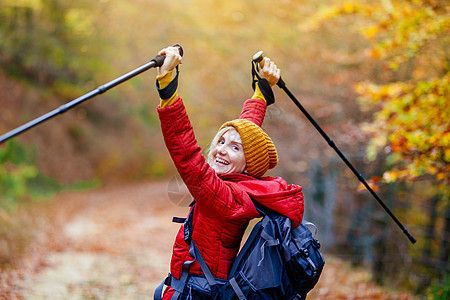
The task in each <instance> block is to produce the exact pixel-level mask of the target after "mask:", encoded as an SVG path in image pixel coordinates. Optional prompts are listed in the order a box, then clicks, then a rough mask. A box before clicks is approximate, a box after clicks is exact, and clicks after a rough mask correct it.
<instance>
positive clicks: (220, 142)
mask: <svg viewBox="0 0 450 300" xmlns="http://www.w3.org/2000/svg"><path fill="white" fill-rule="evenodd" d="M217 144H220V145H223V144H225V139H223V138H220V139H219V141H217Z"/></svg>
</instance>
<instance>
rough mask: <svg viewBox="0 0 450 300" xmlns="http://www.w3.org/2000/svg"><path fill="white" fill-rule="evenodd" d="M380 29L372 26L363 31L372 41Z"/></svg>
mask: <svg viewBox="0 0 450 300" xmlns="http://www.w3.org/2000/svg"><path fill="white" fill-rule="evenodd" d="M378 30H379V28H378V27H377V26H372V27H369V28H366V29H365V30H363V33H364V35H365V36H366V37H367V38H369V39H371V38H373V37H374V36H375V35H376V34H377V33H378Z"/></svg>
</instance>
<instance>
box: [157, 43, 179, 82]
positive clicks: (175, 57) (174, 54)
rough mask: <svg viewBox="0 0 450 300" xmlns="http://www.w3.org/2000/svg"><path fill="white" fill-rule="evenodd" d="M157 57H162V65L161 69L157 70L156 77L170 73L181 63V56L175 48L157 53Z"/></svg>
mask: <svg viewBox="0 0 450 300" xmlns="http://www.w3.org/2000/svg"><path fill="white" fill-rule="evenodd" d="M158 54H159V55H164V56H165V57H166V58H165V59H164V63H163V65H162V66H161V67H159V68H157V74H158V76H160V75H164V74H166V73H168V72H172V71H173V70H174V69H175V68H176V66H178V65H179V64H180V63H181V60H182V56H181V55H180V52H179V49H178V48H177V47H167V48H164V49H162V50H161V51H159V52H158Z"/></svg>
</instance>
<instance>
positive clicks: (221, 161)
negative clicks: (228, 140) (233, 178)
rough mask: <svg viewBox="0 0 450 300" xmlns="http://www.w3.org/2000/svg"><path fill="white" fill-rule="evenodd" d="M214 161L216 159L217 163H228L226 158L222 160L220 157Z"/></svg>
mask: <svg viewBox="0 0 450 300" xmlns="http://www.w3.org/2000/svg"><path fill="white" fill-rule="evenodd" d="M216 161H217V162H218V163H221V164H224V165H228V164H229V163H228V162H227V161H226V160H223V159H221V158H217V159H216Z"/></svg>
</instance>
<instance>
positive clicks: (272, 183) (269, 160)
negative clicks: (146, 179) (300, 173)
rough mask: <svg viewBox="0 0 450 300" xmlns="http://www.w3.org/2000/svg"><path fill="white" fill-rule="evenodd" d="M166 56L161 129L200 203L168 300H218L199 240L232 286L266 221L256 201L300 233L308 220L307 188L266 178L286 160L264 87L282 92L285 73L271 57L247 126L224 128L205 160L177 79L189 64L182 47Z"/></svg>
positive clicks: (178, 254) (160, 81)
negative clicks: (251, 232)
mask: <svg viewBox="0 0 450 300" xmlns="http://www.w3.org/2000/svg"><path fill="white" fill-rule="evenodd" d="M159 54H160V55H164V56H165V60H164V64H163V65H162V66H161V67H160V68H158V71H157V74H158V76H157V88H158V92H159V94H160V98H161V103H160V105H159V107H158V114H159V118H160V121H161V128H162V132H163V136H164V140H165V143H166V146H167V149H168V150H169V153H170V155H171V157H172V160H173V162H174V164H175V166H176V168H177V170H178V172H179V174H180V176H181V178H182V179H183V181H184V183H185V184H186V186H187V187H188V189H189V192H190V193H191V195H192V196H193V198H194V201H195V205H194V206H193V207H191V212H190V216H191V218H188V221H189V224H188V225H189V227H190V228H191V227H192V234H191V235H186V231H185V227H186V226H187V223H185V224H184V225H182V226H181V228H180V230H179V232H178V235H177V236H176V239H175V243H174V246H173V254H172V260H171V266H170V274H169V277H168V278H167V279H166V280H165V282H164V283H165V284H166V285H167V288H166V290H165V291H164V294H163V298H162V299H177V298H178V299H186V298H188V297H191V298H192V299H212V296H211V295H210V294H211V291H209V290H208V288H209V287H208V285H207V284H204V277H203V276H202V275H203V272H202V269H201V268H200V266H199V264H198V262H197V260H194V259H193V257H192V255H191V254H190V253H189V250H190V246H189V242H190V240H191V239H192V240H193V241H194V242H195V245H196V246H197V248H198V250H199V252H200V254H201V256H202V257H203V259H204V260H205V262H206V264H207V266H208V267H209V269H210V270H211V273H212V274H213V276H214V277H216V278H217V280H219V281H220V279H227V274H228V272H229V270H230V268H231V265H232V264H233V261H234V259H235V258H236V255H237V253H238V251H239V247H240V243H241V240H242V237H243V235H244V231H245V229H246V228H247V225H248V223H249V221H250V220H251V219H253V218H257V217H259V216H260V215H259V213H258V211H257V210H256V208H255V206H254V204H253V201H256V202H259V203H261V204H263V205H264V206H266V207H268V208H270V209H272V210H274V211H276V212H278V213H280V214H283V215H285V216H287V217H289V218H290V219H291V220H292V225H293V227H294V228H295V227H297V226H298V225H299V224H300V223H301V221H302V218H303V194H302V188H301V187H300V186H298V185H293V184H287V183H286V181H285V180H283V179H282V178H280V177H263V175H264V174H265V172H266V171H267V170H268V169H271V168H273V167H275V166H276V164H277V162H278V157H277V151H276V149H275V146H274V144H273V142H272V140H271V139H270V137H269V136H268V135H267V134H266V133H265V132H264V131H263V130H262V129H261V127H260V126H261V125H262V122H263V119H264V115H265V112H266V106H267V103H266V99H265V98H264V96H263V94H262V93H261V90H260V88H259V86H260V85H262V84H265V85H267V84H268V85H269V86H270V87H272V86H273V85H275V84H276V83H277V82H278V79H279V78H280V70H279V69H278V68H277V67H276V65H275V64H274V63H273V62H272V61H271V60H270V59H268V58H265V60H264V66H263V67H262V69H261V70H260V71H259V75H260V77H261V79H260V81H259V82H258V83H257V84H256V85H255V94H254V95H253V97H252V99H249V100H247V101H246V102H245V103H244V107H243V110H242V112H241V115H240V117H239V119H235V120H232V121H228V122H226V123H224V124H223V125H222V126H221V127H220V129H219V131H218V133H217V135H216V137H215V138H214V139H213V141H212V143H211V146H210V152H209V154H208V156H207V157H204V155H203V154H202V150H201V148H200V147H199V146H198V144H197V141H196V139H195V136H194V132H193V129H192V126H191V123H190V121H189V118H188V116H187V114H186V110H185V107H184V104H183V101H182V99H181V98H180V97H179V96H178V93H177V82H178V69H177V70H176V75H175V78H173V79H172V73H173V71H174V69H175V68H177V66H178V65H179V64H180V62H181V60H182V57H181V56H180V55H179V53H178V48H175V47H168V48H165V49H163V50H161V51H160V52H159ZM155 295H156V293H155ZM191 298H190V299H191Z"/></svg>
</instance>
